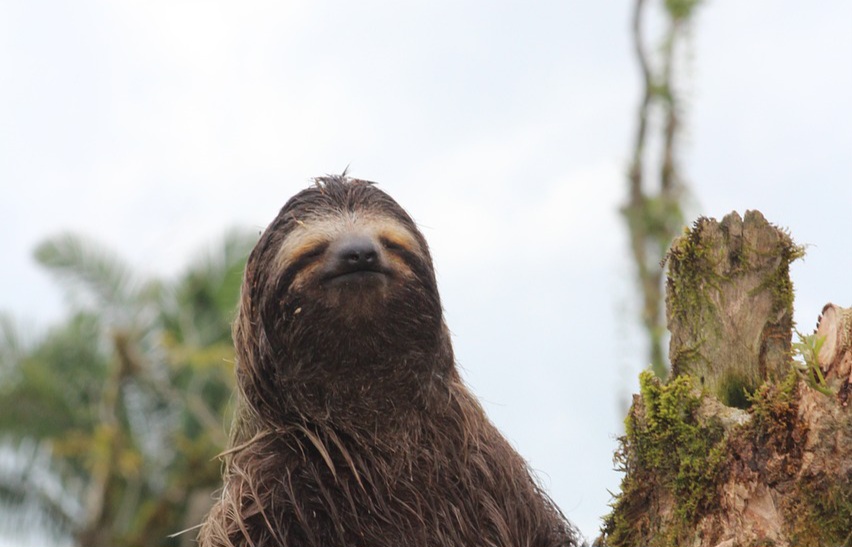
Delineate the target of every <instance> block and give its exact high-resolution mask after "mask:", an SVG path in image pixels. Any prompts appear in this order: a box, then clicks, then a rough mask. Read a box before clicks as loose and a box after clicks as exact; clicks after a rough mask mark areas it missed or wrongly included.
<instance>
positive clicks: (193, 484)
mask: <svg viewBox="0 0 852 547" xmlns="http://www.w3.org/2000/svg"><path fill="white" fill-rule="evenodd" d="M255 241H256V235H252V234H248V233H246V232H243V231H238V230H234V231H231V232H229V233H228V234H226V235H225V236H224V237H223V238H222V240H221V241H219V242H218V243H217V244H216V245H214V246H212V247H211V248H209V249H207V250H206V251H205V252H203V253H200V254H199V255H198V257H197V258H196V259H195V260H193V261H191V262H190V263H189V264H188V265H187V267H186V269H185V270H184V272H183V273H182V275H180V276H179V277H178V278H177V279H175V280H163V279H145V278H140V277H139V275H138V273H137V270H135V269H134V268H133V267H131V266H130V265H129V264H127V263H125V262H124V261H123V260H122V258H121V257H120V256H119V255H118V254H117V253H115V252H113V251H112V250H110V249H104V248H102V247H101V246H100V245H98V243H97V242H95V241H91V240H88V239H85V238H83V237H80V236H77V235H71V234H64V235H60V236H57V237H54V238H52V239H49V240H48V241H44V242H43V243H41V244H40V245H39V246H38V248H37V249H36V251H35V256H36V259H37V261H38V263H39V264H40V265H41V266H42V267H44V268H45V269H46V270H47V271H49V272H50V273H51V274H52V275H53V277H54V278H55V279H56V281H57V283H59V284H60V285H61V286H62V287H63V289H65V292H66V293H67V296H68V300H67V301H68V306H69V314H68V316H67V320H65V322H64V323H61V324H59V325H56V326H54V327H52V328H50V329H49V330H48V331H47V332H44V333H41V334H39V335H37V336H28V335H26V333H25V329H23V328H22V327H21V326H20V325H17V324H16V322H15V321H14V320H13V319H12V318H10V317H7V316H0V407H2V408H3V409H4V411H3V412H0V509H2V510H0V515H3V520H4V521H5V522H0V527H6V528H9V527H20V526H21V525H22V522H24V521H26V522H29V523H30V524H32V523H37V524H36V525H37V526H39V527H41V528H43V529H44V530H46V531H48V532H49V533H50V535H52V536H54V537H55V538H56V539H57V540H58V541H59V542H60V543H63V542H64V543H71V544H78V545H85V546H87V547H99V546H114V547H118V546H125V545H126V546H131V545H133V546H138V545H189V544H190V543H191V542H192V540H193V538H194V536H195V534H194V533H192V532H187V533H185V534H182V535H179V536H177V537H172V538H168V536H170V535H172V534H175V533H176V532H179V531H181V530H184V529H187V528H191V527H193V526H194V525H196V524H197V523H198V522H200V520H201V518H202V516H203V515H204V513H205V512H206V510H207V508H208V507H209V506H210V504H212V495H213V492H214V491H215V489H216V488H217V487H218V486H219V485H220V484H221V478H220V474H219V471H220V467H219V462H218V460H217V459H216V455H217V453H218V452H219V451H221V450H222V448H223V447H224V446H225V439H226V433H225V432H226V429H227V424H228V422H229V413H230V408H229V403H230V399H231V391H232V387H233V347H232V342H231V336H230V323H231V321H232V319H233V315H234V313H235V310H236V305H237V301H238V297H239V290H240V283H241V279H242V272H243V268H244V265H245V260H246V257H247V255H248V252H249V251H250V249H251V247H252V246H253V244H254V242H255ZM166 538H168V539H166Z"/></svg>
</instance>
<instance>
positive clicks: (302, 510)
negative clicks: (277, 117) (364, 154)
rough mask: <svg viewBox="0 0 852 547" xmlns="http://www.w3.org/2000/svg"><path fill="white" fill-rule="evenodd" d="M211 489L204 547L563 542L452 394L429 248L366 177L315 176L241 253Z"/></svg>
mask: <svg viewBox="0 0 852 547" xmlns="http://www.w3.org/2000/svg"><path fill="white" fill-rule="evenodd" d="M233 335H234V343H235V348H236V377H237V394H236V410H235V416H234V421H233V424H232V427H231V438H230V446H229V448H228V449H227V450H226V451H225V452H224V453H223V455H222V458H223V461H224V464H223V480H224V486H223V488H222V490H221V493H220V495H219V496H218V499H217V500H216V503H215V504H214V506H213V508H212V509H211V511H210V513H209V514H208V516H207V518H206V519H205V521H204V522H203V524H202V525H201V530H200V532H199V536H198V541H199V544H200V545H201V546H202V547H226V546H227V547H242V546H252V547H266V546H281V547H462V546H465V547H467V546H471V547H473V546H476V547H479V546H482V547H556V546H560V547H565V546H574V545H577V543H578V534H577V532H576V530H575V529H574V527H573V526H572V525H571V524H570V523H569V522H568V521H567V520H566V519H565V517H564V516H563V515H562V513H561V512H560V511H559V509H558V508H557V507H556V505H555V504H554V503H553V502H552V501H551V499H550V498H549V497H548V496H547V494H546V493H545V492H544V491H543V490H542V488H541V487H540V486H539V484H538V483H537V481H536V480H535V478H534V477H533V476H532V474H531V472H530V470H529V468H528V466H527V464H526V462H525V461H524V460H523V459H522V457H521V456H520V455H519V454H518V453H517V452H516V451H515V450H514V449H513V448H512V447H511V446H510V444H509V442H508V441H507V440H506V439H505V438H504V437H503V436H502V435H501V434H500V433H499V432H498V430H497V429H496V428H495V426H494V425H493V424H492V423H491V422H490V421H489V420H488V418H487V417H486V415H485V414H484V412H483V409H482V407H481V406H480V405H479V403H478V402H477V400H476V399H475V398H474V396H473V395H472V394H471V392H470V391H469V390H468V388H467V387H466V386H465V385H464V383H463V381H462V379H461V377H460V375H459V372H458V369H457V368H456V364H455V361H454V357H453V350H452V346H451V342H450V334H449V331H448V329H447V326H446V324H445V322H444V319H443V309H442V305H441V300H440V297H439V295H438V288H437V283H436V280H435V273H434V269H433V267H432V259H431V257H430V254H429V248H428V246H427V244H426V240H425V239H424V237H423V235H422V234H421V233H420V231H419V230H418V229H417V226H416V225H415V223H414V222H413V221H412V219H411V218H410V217H409V215H408V214H407V213H406V212H405V211H404V210H403V209H402V208H401V207H400V206H399V205H398V204H397V203H396V202H395V201H394V200H393V199H392V198H391V197H390V196H389V195H388V194H386V193H385V192H383V191H382V190H380V189H379V188H378V187H377V186H376V185H375V184H374V183H372V182H368V181H363V180H358V179H352V178H348V177H346V175H345V173H344V175H341V176H327V177H321V178H318V179H316V180H315V185H314V186H312V187H310V188H308V189H306V190H303V191H301V192H299V193H298V194H296V195H295V196H294V197H292V198H291V199H290V200H289V201H288V202H287V203H286V204H285V205H284V207H283V208H282V209H281V212H280V213H279V214H278V216H277V217H276V218H275V220H274V221H273V222H272V223H271V224H270V225H269V227H268V228H267V229H266V230H265V232H264V233H263V234H262V236H261V237H260V240H259V241H258V243H257V245H256V246H255V248H254V250H253V251H252V252H251V254H250V256H249V258H248V261H247V264H246V269H245V276H244V280H243V286H242V294H241V301H240V306H239V311H238V314H237V318H236V320H235V323H234V328H233Z"/></svg>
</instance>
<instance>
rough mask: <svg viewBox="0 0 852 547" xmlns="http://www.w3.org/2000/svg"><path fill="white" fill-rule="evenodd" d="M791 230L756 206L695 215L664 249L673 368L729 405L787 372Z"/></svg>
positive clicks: (793, 252)
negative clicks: (716, 214) (722, 213)
mask: <svg viewBox="0 0 852 547" xmlns="http://www.w3.org/2000/svg"><path fill="white" fill-rule="evenodd" d="M800 256H802V249H801V247H798V246H796V245H795V244H793V241H792V239H791V238H790V236H789V235H788V234H787V233H786V232H784V231H782V230H780V229H778V228H776V227H775V226H772V225H771V224H769V222H767V221H766V219H765V218H763V215H762V214H760V212H759V211H747V212H746V214H745V219H742V218H740V215H739V214H737V213H736V212H733V213H730V214H728V215H727V216H725V218H724V219H722V222H716V221H715V220H714V219H710V218H700V219H698V221H697V222H696V223H695V226H694V227H693V228H692V229H691V230H688V231H687V232H686V234H684V235H683V236H681V237H679V238H678V239H676V240H675V242H674V243H673V244H672V247H671V250H670V251H669V254H668V264H669V275H668V279H667V282H666V318H667V320H668V327H669V331H670V332H671V334H672V337H671V343H670V345H669V359H670V361H671V363H672V374H674V375H679V374H689V375H690V376H692V377H693V378H695V379H696V380H698V382H699V383H700V384H702V385H704V386H705V387H706V388H707V389H708V390H709V391H710V392H711V393H713V394H714V395H716V397H717V398H718V399H719V400H720V401H721V402H722V403H724V404H726V405H732V406H738V407H740V408H745V406H747V396H748V395H750V394H751V393H753V392H754V390H755V389H757V386H759V385H760V384H762V383H763V381H764V380H766V379H769V378H774V379H777V378H782V377H783V376H784V375H785V374H786V373H787V371H789V368H790V367H789V363H788V359H789V355H790V340H791V336H792V326H793V286H792V284H791V283H790V275H789V271H790V262H792V261H793V260H795V259H796V258H798V257H800Z"/></svg>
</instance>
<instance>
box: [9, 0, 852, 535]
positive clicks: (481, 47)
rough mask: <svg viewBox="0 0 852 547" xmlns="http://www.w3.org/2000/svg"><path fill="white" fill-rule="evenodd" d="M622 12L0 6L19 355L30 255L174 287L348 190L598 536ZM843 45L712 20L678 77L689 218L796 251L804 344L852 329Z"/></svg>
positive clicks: (615, 343)
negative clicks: (411, 263) (389, 201)
mask: <svg viewBox="0 0 852 547" xmlns="http://www.w3.org/2000/svg"><path fill="white" fill-rule="evenodd" d="M630 9H631V3H630V2H627V1H626V0H612V1H608V2H580V1H572V0H559V1H556V0H554V1H547V0H543V1H540V2H521V1H500V0H495V1H493V2H488V3H484V2H472V1H469V0H455V1H452V2H451V1H444V0H430V1H428V2H426V1H419V0H411V1H393V2H392V1H387V0H364V1H360V2H343V1H316V2H296V1H281V0H279V1H274V2H273V1H262V0H246V1H243V2H227V1H223V0H206V1H203V2H202V1H187V0H169V1H164V0H145V1H142V0H109V1H108V0H78V1H76V2H60V1H56V0H28V1H26V2H24V1H22V0H0V251H2V255H3V267H2V268H0V287H3V288H2V289H0V311H4V312H8V313H11V314H12V315H13V316H14V317H16V318H17V319H18V320H19V322H20V323H21V324H22V325H25V326H26V328H27V329H29V330H31V331H32V332H33V333H37V332H39V331H40V330H42V329H44V328H45V327H46V326H47V325H49V324H50V323H51V322H55V321H58V320H60V319H61V318H62V317H63V313H64V310H65V306H64V304H65V301H64V300H63V295H62V293H61V292H60V291H59V290H58V289H57V287H56V285H55V284H54V283H53V281H52V280H51V279H50V278H49V277H48V276H47V275H46V274H45V273H44V272H42V271H41V270H39V269H38V267H37V266H36V265H35V263H34V261H33V259H32V250H33V248H34V247H35V246H36V245H37V244H38V242H40V241H42V240H43V239H45V238H47V237H50V236H52V235H56V234H58V233H60V232H63V231H72V232H75V233H80V234H84V235H86V236H88V237H91V238H93V239H95V240H97V241H99V242H101V243H102V244H103V245H105V246H107V247H110V248H113V249H117V250H119V251H120V253H121V254H122V255H123V256H124V257H126V259H127V260H128V261H129V262H130V263H131V264H133V265H135V266H136V267H137V268H139V270H140V271H142V272H147V273H148V274H150V275H152V276H154V275H156V276H166V277H169V276H177V275H178V274H179V272H180V271H181V268H182V267H183V266H184V265H186V264H187V263H188V262H190V260H191V259H192V258H193V257H194V256H196V255H197V254H198V253H199V252H200V251H201V250H203V249H204V248H205V247H206V246H209V245H212V244H214V243H215V242H216V241H217V240H218V239H219V238H221V236H222V235H223V234H224V233H225V231H226V230H227V229H228V228H230V227H232V226H245V227H249V228H253V229H257V230H258V231H260V230H262V229H263V228H264V227H265V226H266V225H267V223H269V222H270V221H271V220H272V219H273V218H274V216H275V215H276V214H277V212H278V210H279V209H280V207H281V206H282V205H283V204H284V202H285V201H286V200H287V198H289V197H290V196H291V195H292V194H294V193H295V192H297V191H298V190H300V189H302V188H303V187H305V186H307V185H309V184H310V180H311V178H312V177H314V176H319V175H323V174H327V173H340V172H342V171H343V169H344V168H346V167H347V166H348V167H349V172H350V174H352V175H353V176H356V177H359V178H365V179H368V180H373V181H377V182H378V183H379V184H380V186H381V188H383V189H384V190H385V191H387V192H388V193H390V194H391V195H392V196H394V197H395V198H396V200H397V201H398V202H399V203H400V204H402V205H403V207H405V208H406V209H407V210H408V212H409V213H410V214H411V216H412V217H413V218H414V219H415V220H416V221H417V222H418V224H419V226H420V227H421V229H422V231H423V232H424V234H425V236H426V238H427V240H428V241H429V243H430V247H431V249H432V254H433V258H434V261H435V267H436V270H437V273H438V281H439V286H440V289H441V292H442V298H443V303H444V307H445V313H446V319H447V322H448V324H449V326H450V329H451V331H452V333H453V337H454V344H455V350H456V356H457V360H458V362H459V365H460V367H461V368H462V370H463V372H464V376H465V378H466V379H467V381H468V382H469V384H470V385H471V386H472V389H473V390H474V392H475V393H476V394H477V395H478V396H479V398H480V399H481V400H482V402H483V404H484V406H485V408H486V410H487V412H488V414H489V416H490V417H491V418H492V420H493V421H494V422H495V423H496V424H497V426H498V427H499V428H500V429H501V430H502V431H503V432H504V434H505V435H506V436H507V438H509V439H510V441H511V442H512V443H513V444H514V446H515V447H516V448H517V449H518V451H519V452H520V453H521V454H522V455H523V456H524V457H525V458H527V460H528V461H529V462H530V465H531V467H532V468H533V469H534V470H535V471H536V473H537V474H538V476H539V478H540V479H541V481H542V483H543V484H544V485H545V487H546V488H547V489H548V491H549V492H550V493H551V495H552V496H553V498H554V499H555V500H556V502H557V503H558V504H559V505H560V507H561V508H562V510H563V511H564V512H565V513H566V514H567V515H568V517H569V518H570V519H571V520H572V521H573V522H575V523H576V524H577V525H578V526H579V527H580V529H581V530H582V532H583V533H584V534H585V535H586V536H587V537H589V538H593V537H595V536H596V535H597V533H598V528H599V526H600V518H601V516H603V515H604V514H605V513H606V512H607V511H608V507H607V504H608V503H609V502H610V494H609V492H615V491H617V490H618V484H619V481H620V475H619V474H618V473H616V472H615V471H613V469H612V453H613V451H614V449H615V448H616V446H617V443H616V437H617V436H618V435H619V434H621V432H622V421H623V415H624V414H623V413H624V410H625V408H626V404H627V401H628V399H629V394H630V393H631V392H633V391H635V390H636V387H637V375H638V373H639V372H640V371H641V370H642V369H643V368H645V366H646V365H647V363H646V357H645V349H644V345H643V339H642V336H641V332H640V331H639V330H638V327H637V321H636V319H635V318H636V314H637V301H636V300H637V296H636V291H635V288H634V284H633V279H632V266H631V262H630V257H629V254H628V246H627V240H626V231H625V227H624V226H623V223H622V220H621V218H620V216H619V213H618V208H619V207H620V206H621V205H622V204H624V202H625V200H626V188H627V184H626V179H625V173H626V169H627V162H628V159H629V157H630V146H631V142H632V135H633V131H634V117H635V111H636V107H637V104H638V100H639V93H640V80H639V74H638V71H637V68H636V66H635V60H634V59H633V57H632V49H631V45H630V42H629V23H630ZM850 28H852V3H850V2H848V0H823V1H821V2H819V3H818V5H816V4H814V3H806V2H795V1H793V0H754V1H751V2H738V1H734V0H719V1H714V2H705V3H704V4H703V5H702V6H701V8H700V11H699V12H698V15H697V17H696V19H695V24H694V26H693V27H692V29H691V32H690V33H689V39H688V41H687V44H686V50H685V51H686V53H685V55H684V61H683V63H682V66H681V67H680V68H681V69H682V71H681V73H682V74H683V75H684V77H685V78H684V84H683V92H684V93H685V102H684V112H683V121H684V131H685V134H684V138H685V142H684V146H683V147H682V149H681V166H682V169H683V172H684V174H685V176H686V181H687V183H688V186H689V189H690V206H689V218H690V221H691V220H692V219H694V218H696V217H697V216H699V215H706V216H712V217H717V218H721V217H722V216H723V215H724V214H726V213H728V212H729V211H731V210H737V211H739V212H740V213H742V212H744V211H745V210H747V209H759V210H761V211H762V212H763V213H764V215H765V216H766V217H767V218H768V219H769V220H770V221H771V222H773V223H775V224H777V225H779V226H782V227H785V228H788V229H789V230H790V232H791V233H792V235H793V237H794V239H795V240H796V241H797V242H799V243H802V244H805V245H807V256H806V258H805V259H804V260H803V261H799V262H797V263H796V264H795V265H794V266H793V268H792V277H793V281H794V284H795V286H796V290H797V300H796V320H797V322H798V324H799V328H800V330H803V331H810V329H811V328H812V327H813V325H814V323H815V321H816V318H817V316H818V314H819V311H820V309H821V308H822V306H823V304H825V303H826V302H829V301H832V302H835V303H838V304H840V305H845V306H849V305H852V283H850V282H849V280H850V272H852V244H850V236H852V214H850V209H852V106H850V100H849V98H850V97H852V32H849V29H850ZM0 544H2V540H0ZM16 544H19V543H16Z"/></svg>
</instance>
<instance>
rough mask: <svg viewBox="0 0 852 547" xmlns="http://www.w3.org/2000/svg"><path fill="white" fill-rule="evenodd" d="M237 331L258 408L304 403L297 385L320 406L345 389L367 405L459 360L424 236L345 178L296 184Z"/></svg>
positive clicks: (249, 284)
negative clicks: (377, 394) (373, 394)
mask: <svg viewBox="0 0 852 547" xmlns="http://www.w3.org/2000/svg"><path fill="white" fill-rule="evenodd" d="M235 341H236V345H237V355H238V360H239V362H238V378H239V380H240V383H241V387H242V388H243V391H244V394H245V396H246V397H247V398H248V399H249V400H250V401H249V402H250V404H253V405H254V406H268V407H276V406H279V405H278V403H279V402H281V401H284V403H285V405H284V406H285V407H286V406H294V405H295V406H296V407H300V406H302V407H303V406H304V405H305V403H304V402H303V401H301V402H300V401H296V400H291V399H292V398H293V397H297V398H298V397H299V396H300V394H299V393H298V391H300V390H301V391H303V392H304V393H302V395H304V394H307V395H308V396H309V397H308V398H309V399H311V400H312V401H313V402H314V403H317V404H320V406H322V405H326V406H328V399H329V398H330V397H331V398H338V399H339V398H341V397H345V394H346V393H348V392H349V391H354V392H358V393H360V394H361V396H367V399H365V400H364V401H363V402H365V403H369V400H368V399H369V397H368V395H369V393H368V392H369V391H370V390H373V391H375V390H377V389H378V390H380V391H382V392H383V393H384V395H383V396H384V397H387V396H388V391H389V390H390V391H391V392H392V391H393V390H394V389H397V388H399V389H403V388H406V389H404V391H406V392H408V391H410V389H408V388H412V389H413V386H417V385H425V384H429V383H430V378H432V377H433V376H434V375H438V376H442V375H444V374H446V373H448V372H449V370H448V369H450V368H452V354H451V350H450V348H449V337H448V335H447V332H446V328H445V327H444V323H443V318H442V310H441V301H440V297H439V295H438V289H437V284H436V281H435V274H434V271H433V268H432V260H431V257H430V255H429V249H428V247H427V244H426V240H425V239H424V238H423V235H422V234H421V233H420V231H419V230H418V229H417V227H416V225H415V224H414V222H413V221H412V220H411V218H410V217H409V216H408V214H407V213H406V212H405V211H404V210H403V209H402V208H401V207H400V206H399V205H398V204H397V203H396V202H395V201H394V200H393V199H392V198H391V197H390V196H388V195H387V194H385V193H384V192H382V191H381V190H379V189H378V188H377V187H376V186H375V185H374V184H373V183H370V182H367V181H362V180H356V179H348V178H345V177H343V176H340V177H324V178H320V179H317V180H316V184H315V186H313V187H311V188H308V189H306V190H303V191H301V192H299V193H298V194H296V195H295V196H294V197H293V198H291V199H290V200H289V201H288V202H287V204H286V205H285V206H284V207H283V209H281V212H280V213H279V214H278V216H277V217H276V219H275V220H274V221H273V222H272V223H271V224H270V225H269V227H268V228H267V229H266V231H265V232H264V233H263V235H262V236H261V238H260V241H259V242H258V244H257V246H256V247H255V249H254V250H253V251H252V253H251V255H250V257H249V260H248V263H247V265H246V274H245V280H244V285H243V294H242V302H241V307H240V316H239V318H238V321H237V323H236V326H235ZM404 396H405V397H409V396H411V393H406V394H405V395H404ZM252 399H253V400H252ZM288 401H289V402H288ZM352 403H353V404H354V403H355V402H354V401H352ZM298 410H299V411H300V412H302V411H304V408H299V409H298ZM279 411H280V410H279Z"/></svg>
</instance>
